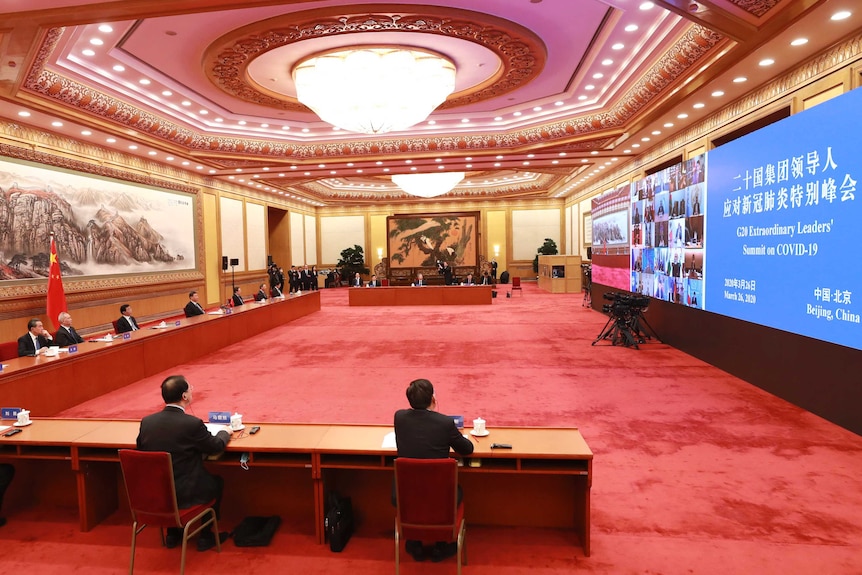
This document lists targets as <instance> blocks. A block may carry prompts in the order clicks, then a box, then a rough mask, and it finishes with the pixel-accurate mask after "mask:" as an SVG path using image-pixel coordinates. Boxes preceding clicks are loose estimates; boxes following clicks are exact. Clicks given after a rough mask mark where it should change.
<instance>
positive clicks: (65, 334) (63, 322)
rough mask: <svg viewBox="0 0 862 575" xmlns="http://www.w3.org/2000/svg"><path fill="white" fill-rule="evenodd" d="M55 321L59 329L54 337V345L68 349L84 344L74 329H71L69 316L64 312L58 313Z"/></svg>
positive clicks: (70, 317)
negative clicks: (57, 322) (58, 324)
mask: <svg viewBox="0 0 862 575" xmlns="http://www.w3.org/2000/svg"><path fill="white" fill-rule="evenodd" d="M57 321H59V322H60V329H58V330H57V333H56V334H55V336H54V345H59V346H60V347H69V346H70V345H78V344H79V343H84V338H83V337H81V336H80V335H79V334H78V332H77V331H75V328H74V327H72V316H71V315H69V314H68V313H67V312H65V311H63V312H60V315H59V316H58V317H57Z"/></svg>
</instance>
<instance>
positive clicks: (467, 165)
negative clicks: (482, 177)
mask: <svg viewBox="0 0 862 575" xmlns="http://www.w3.org/2000/svg"><path fill="white" fill-rule="evenodd" d="M464 167H465V168H472V167H473V164H465V165H464Z"/></svg>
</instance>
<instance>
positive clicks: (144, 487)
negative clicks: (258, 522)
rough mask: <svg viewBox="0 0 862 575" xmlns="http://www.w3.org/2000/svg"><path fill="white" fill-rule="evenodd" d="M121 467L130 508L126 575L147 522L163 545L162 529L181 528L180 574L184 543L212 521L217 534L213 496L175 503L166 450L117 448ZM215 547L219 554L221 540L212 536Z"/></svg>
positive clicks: (168, 456) (182, 570) (172, 475)
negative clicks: (181, 505) (204, 500)
mask: <svg viewBox="0 0 862 575" xmlns="http://www.w3.org/2000/svg"><path fill="white" fill-rule="evenodd" d="M120 467H121V468H122V470H123V482H124V483H125V484H126V494H127V495H128V496H129V509H131V511H132V521H133V523H132V558H131V560H130V562H129V575H131V574H132V573H133V572H134V570H135V544H136V542H137V538H138V533H140V532H141V531H143V530H144V528H145V527H146V526H147V525H152V526H154V527H158V528H159V535H160V536H161V539H162V545H164V544H165V533H164V531H163V529H164V528H167V527H176V528H179V529H182V530H183V549H182V555H181V556H180V575H183V573H184V572H185V569H186V546H187V545H186V544H187V543H188V541H189V539H191V538H192V537H194V536H195V535H197V534H198V533H199V532H200V531H201V530H202V529H203V528H204V527H206V526H207V525H210V524H212V526H213V531H214V533H216V534H217V533H218V532H219V531H218V520H217V519H216V514H215V510H214V509H213V505H215V499H213V500H212V501H209V502H208V503H204V504H201V505H194V506H192V507H189V508H188V509H180V508H179V507H178V506H177V491H176V487H175V485H174V471H173V466H172V464H171V454H170V453H167V452H166V451H136V450H134V449H121V450H120ZM196 522H200V525H199V526H198V528H197V529H195V530H194V531H189V528H190V527H191V526H192V525H194V524H195V523H196ZM215 542H216V549H217V550H218V552H219V553H221V541H220V540H219V536H218V535H216V536H215Z"/></svg>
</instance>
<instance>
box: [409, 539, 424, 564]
mask: <svg viewBox="0 0 862 575" xmlns="http://www.w3.org/2000/svg"><path fill="white" fill-rule="evenodd" d="M404 549H405V550H406V551H407V553H409V554H410V556H411V557H413V560H414V561H420V562H421V561H425V549H423V547H422V542H421V541H407V542H406V543H405V544H404Z"/></svg>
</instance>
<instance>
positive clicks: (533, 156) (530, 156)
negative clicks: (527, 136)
mask: <svg viewBox="0 0 862 575" xmlns="http://www.w3.org/2000/svg"><path fill="white" fill-rule="evenodd" d="M527 157H528V158H535V157H536V154H527Z"/></svg>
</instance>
